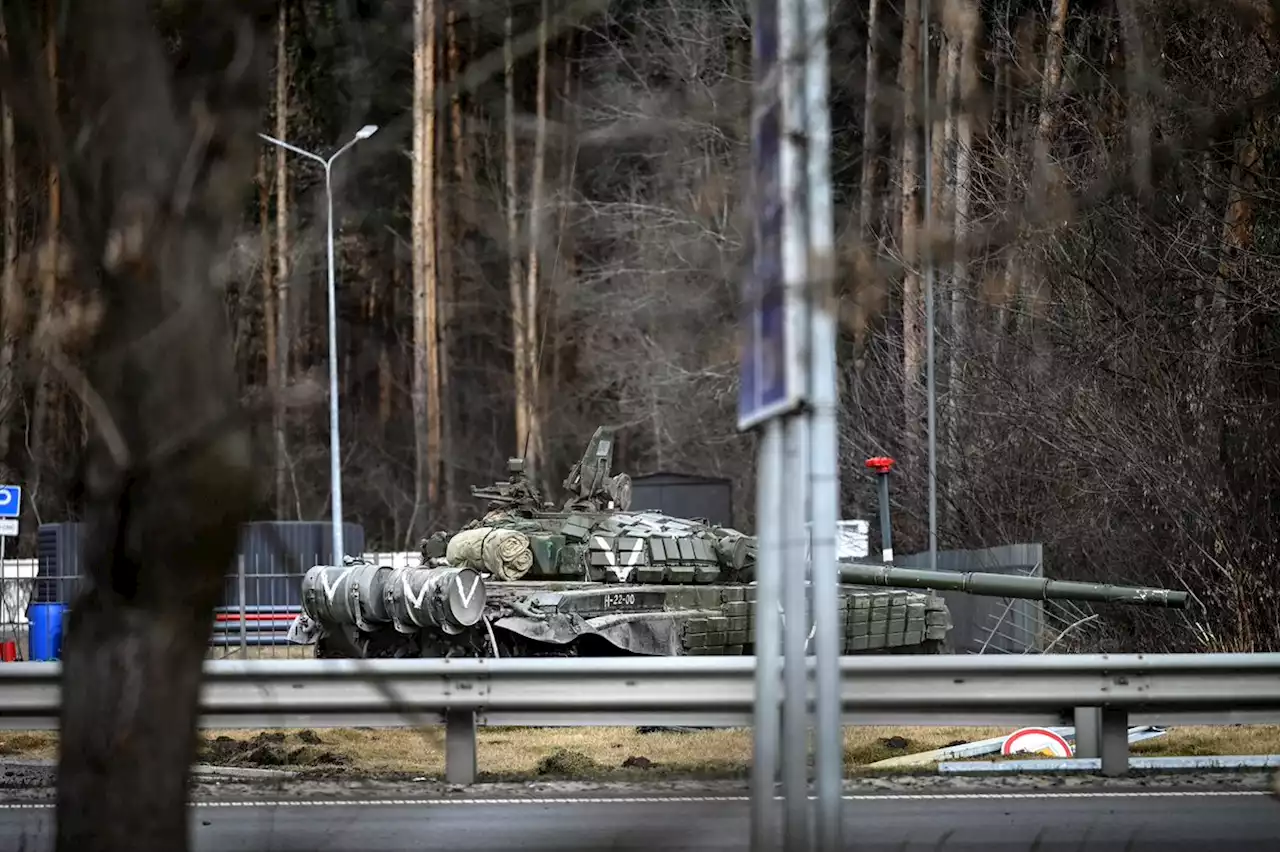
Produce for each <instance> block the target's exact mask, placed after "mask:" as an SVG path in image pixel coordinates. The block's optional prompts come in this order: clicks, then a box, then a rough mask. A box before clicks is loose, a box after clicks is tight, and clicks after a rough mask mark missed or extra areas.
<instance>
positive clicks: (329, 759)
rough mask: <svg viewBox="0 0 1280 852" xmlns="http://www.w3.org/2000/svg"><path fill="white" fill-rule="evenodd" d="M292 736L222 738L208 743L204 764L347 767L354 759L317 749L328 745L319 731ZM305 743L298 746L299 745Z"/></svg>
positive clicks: (204, 747)
mask: <svg viewBox="0 0 1280 852" xmlns="http://www.w3.org/2000/svg"><path fill="white" fill-rule="evenodd" d="M292 739H293V740H294V741H295V742H290V737H289V735H287V734H285V733H284V732H283V731H263V732H262V733H260V734H256V735H254V736H252V737H250V738H249V739H247V740H238V739H236V738H234V737H228V736H218V737H214V738H213V739H212V740H205V741H204V743H202V744H201V747H200V762H201V763H212V764H217V765H220V766H345V765H347V764H348V763H350V759H349V758H348V757H347V756H346V755H343V754H338V753H336V752H332V751H327V750H325V749H321V748H317V746H319V745H323V744H324V741H323V740H321V739H320V737H319V736H318V735H317V734H316V733H315V731H309V730H303V731H299V732H298V733H297V734H294V735H293V737H292ZM298 742H300V743H302V745H297V744H295V743H298Z"/></svg>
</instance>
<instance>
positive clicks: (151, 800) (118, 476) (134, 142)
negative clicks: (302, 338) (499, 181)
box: [4, 0, 275, 852]
mask: <svg viewBox="0 0 1280 852" xmlns="http://www.w3.org/2000/svg"><path fill="white" fill-rule="evenodd" d="M6 11H7V12H8V13H9V15H10V19H9V21H8V24H9V44H10V49H11V53H10V56H9V58H8V59H9V62H8V67H7V68H6V71H7V72H8V73H6V74H5V79H4V82H5V88H6V93H5V94H6V95H7V97H8V98H9V102H10V103H11V104H12V105H13V108H14V112H15V118H16V119H17V120H18V121H19V122H20V123H22V124H25V125H26V130H27V132H31V133H36V134H39V137H40V144H41V147H42V148H43V149H44V150H45V151H47V152H48V153H49V156H50V158H51V159H52V160H53V162H55V163H56V164H57V166H58V170H59V174H60V185H61V192H62V223H63V234H64V236H65V238H66V240H67V242H68V245H69V246H70V249H71V253H72V262H73V266H72V272H71V274H70V279H71V280H70V281H69V282H67V283H64V284H61V285H60V286H61V287H62V288H63V289H64V293H63V295H64V298H63V299H61V300H60V302H59V305H58V306H57V307H56V308H55V309H54V313H52V314H50V315H46V316H43V317H41V323H40V330H39V331H38V334H39V336H40V339H39V340H38V341H37V346H36V348H37V351H38V353H39V357H40V359H41V363H42V364H43V365H47V367H48V369H49V371H50V373H51V375H53V376H55V377H56V379H57V381H59V382H61V383H63V384H64V385H65V386H67V387H68V388H69V390H70V391H71V393H73V394H75V395H76V396H77V397H78V399H79V402H80V403H81V404H82V405H83V406H84V408H85V410H86V412H87V417H88V419H89V423H90V448H89V454H88V456H87V462H86V465H85V467H84V469H83V470H82V474H81V475H82V486H83V490H84V496H85V502H86V506H87V513H86V519H85V520H86V523H87V524H88V527H89V529H88V533H89V535H88V541H87V543H86V553H85V557H86V566H87V568H86V576H85V578H84V580H85V586H84V591H83V593H82V594H81V596H80V597H79V598H78V599H77V600H76V601H75V603H74V604H73V606H72V610H71V612H70V613H69V615H68V621H67V628H66V642H65V646H64V650H63V690H62V695H63V707H62V737H61V756H60V761H59V768H58V803H57V818H58V842H57V848H58V849H59V850H67V851H68V852H70V850H74V852H97V850H103V852H106V850H112V852H115V850H119V851H120V852H124V850H128V851H129V852H141V850H164V852H181V850H184V849H186V848H187V847H188V843H187V839H188V838H187V808H186V798H187V782H188V775H189V768H190V766H191V763H192V759H193V757H194V753H195V746H196V709H197V698H198V692H199V687H200V675H201V662H202V660H203V658H204V655H205V650H206V643H207V640H208V636H209V631H210V628H211V619H212V610H213V607H214V605H215V603H216V601H217V598H218V595H219V591H220V588H221V584H222V577H223V574H224V573H225V572H226V570H227V566H228V565H229V564H230V563H231V561H232V556H233V553H234V549H235V545H236V536H237V529H238V527H239V525H240V524H241V523H242V522H244V521H246V520H248V518H249V512H250V510H251V508H252V506H253V504H254V501H255V499H256V495H255V487H254V478H253V467H252V463H251V458H250V450H251V447H250V438H249V431H248V423H247V422H246V419H245V417H244V415H243V412H242V411H241V410H240V402H239V392H238V389H237V386H236V376H235V372H234V368H233V361H232V359H233V355H232V346H231V344H232V341H231V335H230V329H229V327H228V324H227V322H226V314H225V311H224V310H223V305H222V301H223V298H224V294H223V286H224V285H225V279H226V278H227V276H228V275H229V267H230V265H229V263H228V261H227V258H228V257H229V255H230V248H231V245H232V239H233V236H234V235H235V233H236V231H237V230H238V228H239V225H240V220H241V217H242V215H243V210H244V205H245V202H246V200H247V199H248V197H249V196H248V193H249V191H250V188H251V180H252V177H253V171H254V163H255V157H256V156H257V154H258V150H259V144H260V143H259V140H258V139H257V137H256V136H255V132H256V131H257V130H258V129H259V128H258V125H259V121H260V116H261V113H262V107H263V106H264V99H265V96H266V93H268V92H269V91H270V88H269V86H268V84H267V78H266V72H267V68H268V57H269V51H270V49H271V44H272V41H271V39H272V29H271V28H272V25H273V23H274V20H275V14H274V12H275V4H274V3H271V2H265V0H253V2H241V3H226V2H221V0H190V2H171V3H167V4H163V5H162V6H160V7H157V6H156V5H155V4H153V3H150V2H148V0H95V2H93V3H84V4H78V5H77V8H76V11H75V12H74V14H69V15H67V16H65V18H64V19H63V22H62V24H61V25H62V26H63V27H65V29H64V30H63V31H62V33H61V35H60V38H59V42H60V56H59V59H60V62H61V65H60V68H61V71H62V76H63V79H64V80H65V81H66V83H67V89H68V90H70V91H74V92H75V93H76V97H75V99H74V104H72V105H69V106H68V111H67V112H66V113H64V115H63V116H62V117H61V118H62V120H61V121H59V120H58V118H57V114H56V113H55V111H54V110H53V104H52V102H51V101H50V100H49V97H48V96H49V92H48V91H47V90H46V89H45V88H43V87H40V86H39V85H35V86H31V85H29V83H27V82H24V81H31V80H33V79H38V72H39V70H40V64H39V63H40V55H39V53H40V51H39V46H38V41H37V39H38V33H39V27H38V22H37V21H36V20H34V19H33V17H32V15H33V13H32V12H30V11H28V10H26V9H22V8H20V7H17V6H10V7H8V8H7V9H6ZM33 93H34V94H33ZM79 363H84V364H86V365H87V369H86V371H85V372H83V373H82V372H81V371H80V369H79V367H77V366H76V365H77V364H79Z"/></svg>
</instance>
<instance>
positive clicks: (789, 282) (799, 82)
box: [778, 0, 812, 852]
mask: <svg viewBox="0 0 1280 852" xmlns="http://www.w3.org/2000/svg"><path fill="white" fill-rule="evenodd" d="M802 3H803V0H784V3H783V4H782V7H781V11H782V14H781V15H780V16H779V21H778V44H779V52H780V53H781V55H782V60H783V64H782V81H783V82H782V115H783V119H782V123H783V130H784V133H783V142H782V146H781V152H780V157H781V177H782V197H783V211H784V214H783V229H782V234H783V236H782V272H783V282H784V284H785V286H786V288H787V291H788V294H789V300H790V299H794V301H793V302H792V304H794V305H795V311H796V313H797V316H796V320H797V322H796V325H795V326H792V328H791V329H788V332H789V333H795V331H797V330H798V331H799V333H800V334H807V333H808V332H809V329H810V325H809V316H808V315H809V309H808V305H809V287H810V281H809V271H810V270H809V263H808V260H809V236H808V209H807V207H808V204H807V198H806V192H805V189H806V187H805V177H806V175H805V171H804V168H805V148H804V144H805V140H804V137H805V134H806V132H807V127H806V126H805V125H806V122H805V102H804V95H805V91H804V84H805V80H804V70H805V68H804V55H805V46H804V42H803V39H804V35H805V33H804V20H803V5H802ZM797 296H798V297H799V298H796V297H797ZM811 347H812V341H810V343H809V347H806V348H811ZM811 374H812V364H811V363H810V358H809V357H808V356H807V355H806V357H804V358H803V359H802V364H801V371H800V376H799V377H798V380H799V382H800V383H801V387H802V392H804V393H805V394H806V395H807V392H808V390H809V388H810V387H811V386H812V375H811ZM810 417H811V414H810V412H809V411H808V410H801V411H800V412H798V413H796V414H792V415H789V416H787V417H785V419H784V421H783V422H784V426H783V429H784V432H783V446H784V450H783V452H784V455H785V458H786V469H785V472H784V478H783V484H784V487H783V489H782V499H783V501H784V507H783V513H784V514H783V518H784V521H783V523H784V524H785V527H784V529H783V538H782V540H783V547H784V550H783V557H782V565H783V568H782V570H783V572H784V574H783V576H784V578H785V579H784V585H783V591H782V608H783V616H784V621H783V627H782V645H783V650H782V656H783V664H782V682H783V694H784V696H785V701H784V704H783V710H782V794H783V796H784V798H785V802H784V804H783V812H784V814H785V817H786V818H785V825H784V829H783V837H784V848H785V849H786V850H788V852H799V850H803V849H808V848H809V837H810V834H809V812H810V805H809V716H810V710H809V700H810V697H809V666H808V660H807V657H808V647H807V646H808V639H809V625H810V619H809V607H808V600H807V598H808V596H809V595H808V592H809V589H808V585H809V584H808V576H807V575H808V573H809V571H808V567H809V566H808V561H809V559H808V552H807V551H808V550H809V535H810V531H809V527H808V521H809V518H810V499H809V498H810V490H811V485H810V482H809V442H810V425H811V419H810Z"/></svg>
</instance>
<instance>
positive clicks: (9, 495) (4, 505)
mask: <svg viewBox="0 0 1280 852" xmlns="http://www.w3.org/2000/svg"><path fill="white" fill-rule="evenodd" d="M21 512H22V486H21V485H0V518H16V517H18V515H19V514H21Z"/></svg>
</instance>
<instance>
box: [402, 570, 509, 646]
mask: <svg viewBox="0 0 1280 852" xmlns="http://www.w3.org/2000/svg"><path fill="white" fill-rule="evenodd" d="M383 590H384V591H383V594H384V596H385V607H386V611H387V613H388V614H389V615H390V617H391V623H392V624H393V625H394V626H395V629H396V630H398V631H400V632H401V633H416V632H418V631H419V630H421V629H422V628H424V627H438V628H439V629H441V630H443V631H444V632H445V633H449V634H457V633H461V632H462V631H463V630H465V629H467V628H468V627H471V626H473V625H475V624H476V623H478V622H479V621H480V617H481V616H482V615H484V607H485V603H486V602H487V600H488V596H487V594H486V592H485V586H484V580H483V579H481V577H480V574H479V572H478V571H476V570H474V569H472V568H417V567H414V568H397V569H395V570H394V571H393V572H392V574H391V576H390V577H388V578H387V581H386V584H385V585H384V586H383Z"/></svg>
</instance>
